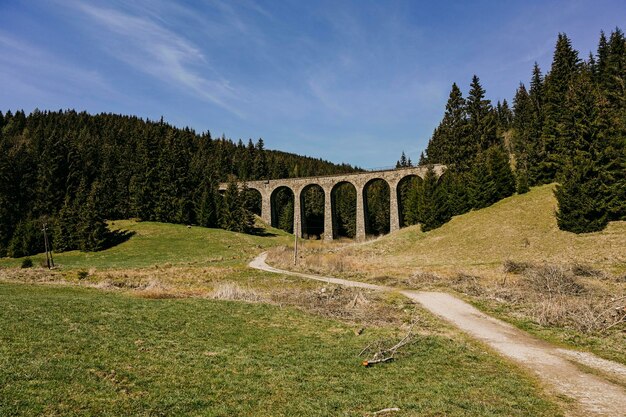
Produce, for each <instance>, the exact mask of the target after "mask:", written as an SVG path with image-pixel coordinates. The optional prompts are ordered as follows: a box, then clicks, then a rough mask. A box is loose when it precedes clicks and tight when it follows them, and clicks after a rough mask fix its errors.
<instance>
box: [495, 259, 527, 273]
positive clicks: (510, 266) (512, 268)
mask: <svg viewBox="0 0 626 417" xmlns="http://www.w3.org/2000/svg"><path fill="white" fill-rule="evenodd" d="M528 268H530V265H528V264H527V263H526V262H516V261H512V260H511V259H507V260H505V261H504V262H503V263H502V269H503V270H504V272H507V273H511V274H521V273H523V272H524V271H526V270H527V269H528Z"/></svg>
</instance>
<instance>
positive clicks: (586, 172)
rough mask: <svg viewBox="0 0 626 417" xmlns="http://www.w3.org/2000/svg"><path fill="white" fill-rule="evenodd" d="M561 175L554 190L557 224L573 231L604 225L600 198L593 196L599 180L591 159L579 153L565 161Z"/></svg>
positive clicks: (605, 219)
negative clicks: (556, 205) (556, 204)
mask: <svg viewBox="0 0 626 417" xmlns="http://www.w3.org/2000/svg"><path fill="white" fill-rule="evenodd" d="M563 178H564V180H563V182H562V184H560V185H557V188H556V191H555V193H554V194H555V196H556V199H557V201H558V211H557V214H556V218H557V224H558V225H559V228H560V229H561V230H567V231H570V232H574V233H588V232H596V231H599V230H602V229H604V227H606V225H607V223H608V216H607V213H606V210H605V208H604V207H603V204H602V201H601V200H598V199H597V198H596V197H597V188H598V187H600V186H601V184H600V181H599V180H598V177H597V172H596V171H595V169H594V167H593V163H592V162H591V161H590V160H589V159H587V158H585V157H583V156H582V155H579V156H577V157H576V158H574V160H573V161H572V162H571V163H568V165H567V166H566V168H565V171H564V176H563Z"/></svg>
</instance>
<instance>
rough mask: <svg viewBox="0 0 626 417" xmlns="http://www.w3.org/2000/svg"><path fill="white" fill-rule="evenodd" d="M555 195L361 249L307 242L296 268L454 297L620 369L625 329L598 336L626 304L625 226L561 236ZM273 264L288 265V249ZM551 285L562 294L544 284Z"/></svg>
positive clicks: (535, 192) (538, 194)
mask: <svg viewBox="0 0 626 417" xmlns="http://www.w3.org/2000/svg"><path fill="white" fill-rule="evenodd" d="M552 190H553V186H550V185H548V186H542V187H536V188H534V189H532V190H531V191H530V192H529V193H527V194H524V195H516V196H513V197H510V198H507V199H504V200H502V201H500V202H498V203H496V204H494V205H493V206H491V207H488V208H486V209H483V210H478V211H472V212H470V213H467V214H464V215H461V216H457V217H455V218H453V219H452V220H451V221H450V222H449V223H447V224H445V225H443V226H442V227H441V228H439V229H436V230H433V231H430V232H428V233H423V232H421V231H420V229H419V226H412V227H408V228H405V229H402V230H400V231H399V232H397V233H393V234H390V235H387V236H384V237H381V238H380V239H378V240H376V241H373V242H368V243H366V244H363V245H345V243H338V244H335V245H332V246H329V245H324V244H323V243H321V242H307V243H305V244H303V245H302V249H301V251H300V253H301V259H300V261H299V265H298V267H297V268H298V269H300V270H305V271H309V272H315V273H321V274H330V275H337V276H343V277H349V278H354V279H360V280H366V281H370V282H375V283H382V284H387V285H392V286H398V287H405V288H420V289H438V290H441V289H443V290H448V291H455V292H457V293H460V294H462V295H463V296H465V297H466V298H467V299H469V300H470V301H472V302H474V303H475V304H476V305H478V306H479V307H480V308H482V309H483V310H487V311H489V312H491V313H494V314H497V315H498V316H500V317H502V318H504V319H506V320H508V321H510V322H512V323H514V324H516V325H518V326H520V327H522V328H524V329H526V330H529V331H531V332H532V333H534V334H536V335H538V336H540V337H543V338H545V339H548V340H550V341H552V342H557V343H563V344H565V345H568V346H575V347H579V348H584V349H588V350H592V351H594V352H596V353H598V354H600V355H602V356H604V357H607V358H610V359H614V360H618V361H620V362H622V363H626V332H624V325H623V324H622V325H618V326H614V327H612V328H611V329H609V330H608V331H605V330H602V326H603V325H604V324H607V325H608V324H610V319H611V317H608V316H609V315H610V314H613V312H612V311H611V310H610V309H611V308H614V307H620V306H623V305H624V300H621V304H620V301H619V300H618V301H615V302H612V301H611V299H612V298H614V299H615V298H619V297H623V296H624V295H626V282H625V281H626V222H612V223H610V224H609V226H608V227H607V228H606V230H604V231H602V232H598V233H589V234H583V235H576V234H573V233H568V232H564V231H561V230H559V229H558V227H557V224H556V219H555V216H554V213H555V210H556V200H555V198H554V196H553V193H552ZM269 261H270V263H272V264H274V265H278V266H282V267H287V268H293V265H291V260H290V252H289V250H287V249H284V248H278V249H276V250H273V251H272V253H271V254H270V257H269ZM505 265H508V266H505ZM515 269H517V270H518V271H516V273H513V272H512V271H513V270H515ZM506 271H508V272H506ZM542 279H543V280H544V281H545V282H543V284H544V285H543V286H542V285H540V284H542V282H540V281H541V280H542ZM554 279H558V280H562V281H563V285H562V288H561V287H558V286H557V288H549V286H550V284H551V281H552V280H554ZM605 311H608V312H609V313H607V314H604V315H603V316H602V317H601V320H600V321H598V320H596V319H597V318H598V317H599V316H600V315H601V314H603V312H605Z"/></svg>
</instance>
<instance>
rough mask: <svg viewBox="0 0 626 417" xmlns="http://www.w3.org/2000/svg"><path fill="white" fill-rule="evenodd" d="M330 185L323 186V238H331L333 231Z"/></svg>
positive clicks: (333, 236)
mask: <svg viewBox="0 0 626 417" xmlns="http://www.w3.org/2000/svg"><path fill="white" fill-rule="evenodd" d="M332 190H333V189H332V187H328V188H324V240H328V241H330V240H333V239H334V238H335V231H334V230H333V201H332V196H331V194H332Z"/></svg>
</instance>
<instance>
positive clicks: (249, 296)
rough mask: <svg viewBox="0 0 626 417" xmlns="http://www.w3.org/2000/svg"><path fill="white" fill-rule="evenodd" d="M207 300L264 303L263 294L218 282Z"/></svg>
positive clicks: (236, 285) (232, 284) (228, 283)
mask: <svg viewBox="0 0 626 417" xmlns="http://www.w3.org/2000/svg"><path fill="white" fill-rule="evenodd" d="M209 298H212V299H214V300H229V301H245V302H248V303H260V302H263V301H266V299H265V297H264V296H263V294H261V293H260V292H259V291H257V290H254V289H252V288H243V287H241V286H239V285H238V284H236V283H234V282H220V283H218V284H216V285H215V287H214V288H213V292H211V293H210V294H209Z"/></svg>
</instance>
